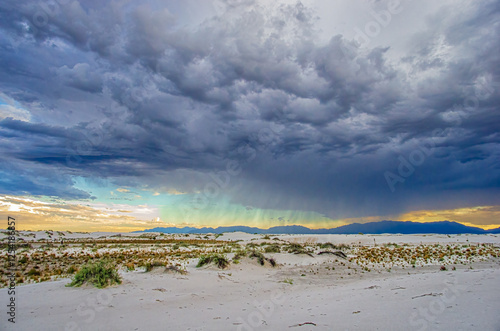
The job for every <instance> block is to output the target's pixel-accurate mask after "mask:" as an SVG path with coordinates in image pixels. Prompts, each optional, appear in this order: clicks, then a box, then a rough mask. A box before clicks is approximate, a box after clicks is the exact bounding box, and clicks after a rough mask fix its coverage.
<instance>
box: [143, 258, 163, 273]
mask: <svg viewBox="0 0 500 331" xmlns="http://www.w3.org/2000/svg"><path fill="white" fill-rule="evenodd" d="M164 266H165V262H161V261H153V262H146V264H144V267H145V268H146V272H150V271H151V270H153V268H154V267H164Z"/></svg>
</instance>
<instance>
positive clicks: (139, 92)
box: [0, 0, 500, 219]
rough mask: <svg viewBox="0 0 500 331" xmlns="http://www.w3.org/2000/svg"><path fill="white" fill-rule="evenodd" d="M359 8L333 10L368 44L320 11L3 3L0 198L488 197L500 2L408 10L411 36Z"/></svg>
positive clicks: (484, 200)
mask: <svg viewBox="0 0 500 331" xmlns="http://www.w3.org/2000/svg"><path fill="white" fill-rule="evenodd" d="M360 3H361V2H360ZM362 3H363V4H362V5H360V6H359V7H357V8H355V9H349V8H347V9H345V8H344V10H347V11H349V10H351V11H352V12H350V15H351V16H352V17H353V18H356V20H357V21H360V22H365V23H364V24H363V23H359V25H357V26H355V27H359V28H360V29H361V31H364V33H365V34H366V36H367V37H368V41H369V42H364V40H363V38H362V37H361V38H360V36H359V35H356V31H357V30H355V29H353V28H351V29H349V31H350V33H344V31H343V29H344V28H336V26H335V24H334V23H330V24H325V21H328V12H320V11H319V9H318V8H322V7H321V5H323V6H324V3H320V2H318V1H307V2H304V3H301V2H292V1H281V2H275V3H273V4H269V3H268V2H259V1H212V2H210V1H207V2H206V3H205V4H204V5H203V6H201V7H200V6H197V5H196V4H195V3H194V2H191V1H187V2H185V3H184V2H183V5H180V4H179V3H178V2H174V1H163V2H157V1H114V2H105V3H102V2H97V1H80V2H79V1H54V2H51V3H50V4H49V5H43V4H42V3H40V2H37V1H28V0H16V1H13V0H7V1H3V2H2V3H1V4H0V30H1V34H0V63H1V65H0V74H1V77H2V79H1V81H0V89H1V90H0V92H1V94H0V97H2V100H3V101H4V102H3V104H0V153H1V154H2V163H1V164H0V174H1V175H2V176H1V179H0V193H3V194H11V195H25V194H31V195H48V196H57V197H60V198H64V199H92V198H93V196H92V193H91V192H86V191H83V190H81V189H78V188H76V187H75V186H74V178H75V177H84V178H93V179H95V180H99V179H105V180H109V181H111V182H113V183H115V184H116V185H117V186H126V187H140V188H147V189H149V190H151V191H153V192H155V191H158V192H165V193H166V192H169V191H170V192H183V193H195V192H197V194H199V195H200V194H202V195H203V194H204V195H206V196H209V197H210V198H215V199H216V198H218V197H221V198H222V197H224V198H229V199H231V201H232V202H233V203H235V204H241V205H243V206H252V207H253V208H269V209H284V210H305V211H314V212H318V213H321V214H324V215H326V216H327V217H329V218H332V219H338V218H347V217H363V216H372V215H389V214H391V215H395V214H398V213H404V212H408V211H412V210H428V209H453V208H459V207H464V206H465V207H467V206H478V205H497V204H498V203H499V201H500V200H499V198H500V194H499V193H500V192H499V187H500V168H499V167H498V160H499V156H500V155H499V154H500V153H499V151H500V148H499V142H500V136H499V135H498V123H500V111H499V108H498V107H499V106H498V105H499V104H500V92H499V89H500V85H499V81H500V76H499V74H500V31H499V26H500V25H499V22H500V5H499V4H498V2H497V1H476V2H472V3H471V2H469V1H464V2H463V3H461V4H460V5H457V4H456V3H454V5H447V4H446V3H444V4H443V5H442V6H441V5H440V6H437V5H436V4H430V2H429V3H427V2H425V1H423V2H421V3H420V2H419V6H420V7H419V8H420V9H421V12H422V13H424V14H418V12H417V15H422V17H421V20H420V21H421V22H425V24H422V27H421V28H419V29H418V30H416V31H412V30H411V29H409V28H408V27H407V26H405V22H404V19H403V18H404V17H405V16H404V15H407V16H411V15H410V14H411V12H408V11H409V9H408V8H406V9H407V12H405V11H404V9H405V6H410V4H409V2H407V1H401V6H400V8H398V12H397V14H393V15H392V16H391V17H392V18H391V19H390V20H387V22H388V23H387V24H385V23H384V22H385V21H377V18H376V16H373V13H378V14H380V13H381V12H382V11H386V10H388V3H387V2H385V1H366V2H362ZM411 5H412V6H413V5H415V4H413V3H412V4H411ZM44 6H45V7H44ZM44 8H45V9H44ZM426 8H427V10H425V9H426ZM339 9H340V8H339ZM331 10H332V11H333V10H335V8H331ZM204 13H209V14H204ZM370 13H372V14H370ZM398 15H399V16H398ZM360 17H363V18H364V19H360ZM365 18H366V21H365ZM370 22H375V24H378V26H379V28H380V33H378V34H376V35H375V33H374V31H375V30H366V27H367V26H368V28H369V26H370V24H372V23H370ZM341 23H342V22H340V21H339V26H340V25H342V24H343V23H342V24H341ZM372 25H373V24H372ZM325 29H329V30H325ZM344 30H345V29H344ZM398 30H402V31H408V34H407V35H400V34H397V33H395V32H394V31H398ZM370 31H371V32H370ZM391 31H393V32H394V33H392V34H391ZM370 33H371V35H372V36H371V37H370V36H369V34H370ZM325 36H328V38H325ZM325 40H326V41H325ZM401 45H404V47H402V46H401ZM2 100H0V101H2ZM230 162H233V163H230ZM228 164H230V166H229V167H232V166H234V167H238V169H240V168H241V171H236V172H234V174H233V175H229V176H226V175H225V174H220V171H227V169H228ZM210 174H211V175H210ZM217 176H219V178H229V179H228V181H225V182H223V183H222V184H223V185H221V183H220V182H219V181H217V179H214V178H217ZM214 184H215V185H218V186H217V187H218V188H217V189H213V185H214ZM214 190H216V192H215V191H214Z"/></svg>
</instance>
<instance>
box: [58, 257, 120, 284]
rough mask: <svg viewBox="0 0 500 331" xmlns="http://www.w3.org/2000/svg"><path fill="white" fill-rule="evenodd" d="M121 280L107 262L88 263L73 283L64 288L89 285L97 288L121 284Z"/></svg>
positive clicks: (77, 274) (114, 268) (112, 266)
mask: <svg viewBox="0 0 500 331" xmlns="http://www.w3.org/2000/svg"><path fill="white" fill-rule="evenodd" d="M121 282H122V281H121V278H120V275H119V274H118V271H117V270H116V267H115V266H114V265H111V263H110V262H108V261H102V260H101V261H98V262H89V263H87V264H86V265H84V266H83V267H81V268H80V270H79V271H78V272H77V273H76V275H75V277H74V278H73V281H72V282H71V283H69V284H68V285H66V286H77V287H79V286H82V285H83V284H84V283H90V284H92V285H94V286H95V287H97V288H104V287H106V286H108V285H113V284H115V283H116V284H121Z"/></svg>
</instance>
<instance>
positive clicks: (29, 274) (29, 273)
mask: <svg viewBox="0 0 500 331" xmlns="http://www.w3.org/2000/svg"><path fill="white" fill-rule="evenodd" d="M40 275H41V273H40V271H38V270H36V269H35V268H32V269H31V270H30V271H28V276H40Z"/></svg>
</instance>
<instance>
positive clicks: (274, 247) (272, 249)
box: [264, 244, 281, 253]
mask: <svg viewBox="0 0 500 331" xmlns="http://www.w3.org/2000/svg"><path fill="white" fill-rule="evenodd" d="M280 251H281V248H280V245H276V244H274V245H269V246H266V247H265V248H264V252H265V253H279V252H280Z"/></svg>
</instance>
